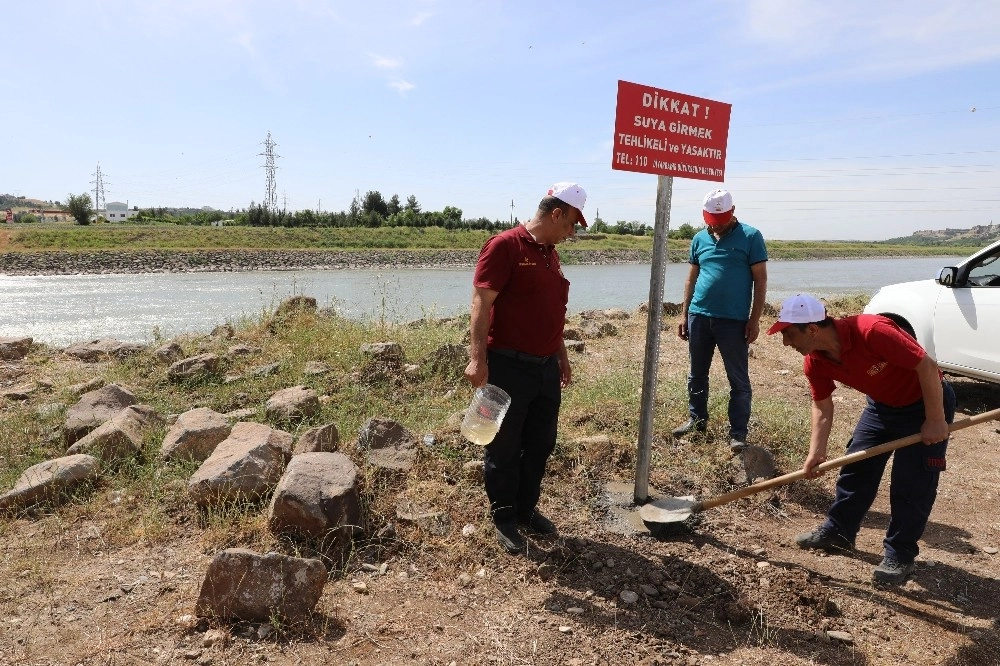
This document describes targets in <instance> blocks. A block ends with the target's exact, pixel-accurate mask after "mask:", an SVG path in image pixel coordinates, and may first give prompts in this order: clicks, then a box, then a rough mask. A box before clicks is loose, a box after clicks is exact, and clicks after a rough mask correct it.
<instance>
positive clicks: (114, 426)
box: [67, 405, 163, 461]
mask: <svg viewBox="0 0 1000 666" xmlns="http://www.w3.org/2000/svg"><path fill="white" fill-rule="evenodd" d="M162 425H163V419H162V418H160V415H159V414H157V413H156V410H155V409H153V408H152V407H150V406H149V405H130V406H128V407H126V408H125V409H123V410H121V411H120V412H118V413H117V414H115V415H114V416H112V417H111V418H110V419H108V420H107V421H105V422H104V423H102V424H101V425H99V426H98V427H97V428H96V429H94V430H92V431H91V432H90V433H88V434H87V435H85V436H83V437H81V438H80V439H78V440H77V441H76V443H75V444H73V446H71V447H69V450H68V451H67V453H71V454H72V453H87V454H90V455H94V456H97V457H98V458H100V459H101V460H105V461H108V460H121V459H124V458H128V457H134V456H135V455H136V454H138V453H139V452H140V451H142V439H143V436H144V435H145V434H146V432H148V431H149V430H150V429H152V428H155V427H158V426H162Z"/></svg>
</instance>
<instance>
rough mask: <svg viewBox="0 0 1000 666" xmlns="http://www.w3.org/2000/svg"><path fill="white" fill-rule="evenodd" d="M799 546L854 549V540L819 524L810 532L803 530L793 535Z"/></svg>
mask: <svg viewBox="0 0 1000 666" xmlns="http://www.w3.org/2000/svg"><path fill="white" fill-rule="evenodd" d="M795 543H797V544H798V546H799V548H806V549H817V550H854V540H853V539H848V538H847V537H845V536H844V535H843V534H841V533H840V532H838V531H837V530H835V529H833V528H831V527H824V526H822V525H821V526H819V527H817V528H816V529H814V530H813V531H812V532H803V533H802V534H799V535H797V536H796V537H795Z"/></svg>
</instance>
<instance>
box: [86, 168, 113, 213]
mask: <svg viewBox="0 0 1000 666" xmlns="http://www.w3.org/2000/svg"><path fill="white" fill-rule="evenodd" d="M90 175H91V176H93V177H94V180H92V181H90V184H91V185H93V186H94V211H95V212H97V213H100V212H101V211H102V210H104V209H105V208H106V207H107V202H106V201H105V200H104V176H102V175H101V163H100V162H98V163H97V171H96V172H95V173H92V174H90ZM108 184H109V185H110V184H111V183H108Z"/></svg>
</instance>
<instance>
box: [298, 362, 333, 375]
mask: <svg viewBox="0 0 1000 666" xmlns="http://www.w3.org/2000/svg"><path fill="white" fill-rule="evenodd" d="M328 372H330V366H328V365H327V364H326V363H323V362H322V361H306V364H305V366H304V367H303V368H302V374H304V375H307V376H310V377H312V376H315V375H325V374H326V373H328Z"/></svg>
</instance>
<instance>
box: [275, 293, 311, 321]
mask: <svg viewBox="0 0 1000 666" xmlns="http://www.w3.org/2000/svg"><path fill="white" fill-rule="evenodd" d="M302 313H307V314H315V313H316V299H315V298H313V297H312V296H303V295H301V294H299V295H297V296H289V297H288V298H286V299H285V300H283V301H281V303H279V304H278V307H277V309H275V311H274V316H275V318H276V319H280V318H282V317H286V316H288V315H293V314H302Z"/></svg>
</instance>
